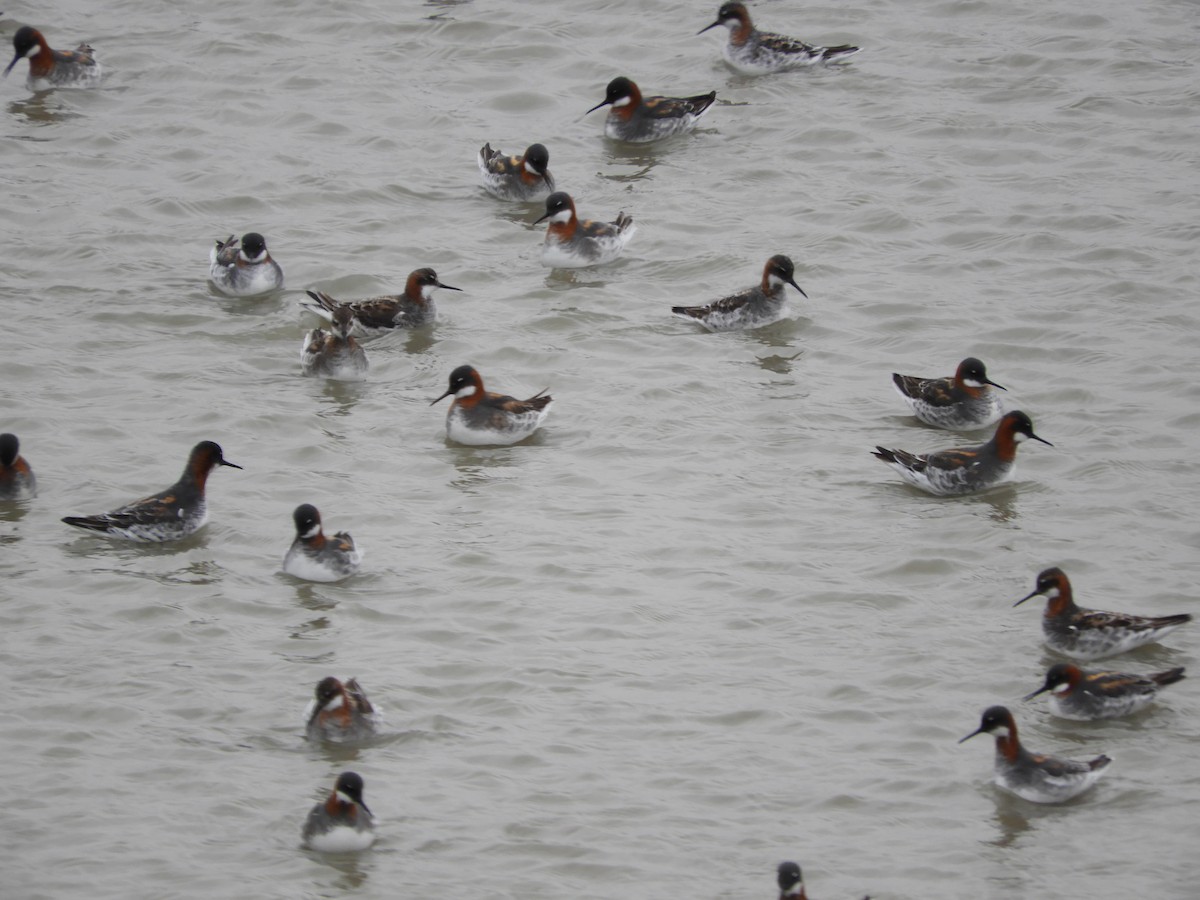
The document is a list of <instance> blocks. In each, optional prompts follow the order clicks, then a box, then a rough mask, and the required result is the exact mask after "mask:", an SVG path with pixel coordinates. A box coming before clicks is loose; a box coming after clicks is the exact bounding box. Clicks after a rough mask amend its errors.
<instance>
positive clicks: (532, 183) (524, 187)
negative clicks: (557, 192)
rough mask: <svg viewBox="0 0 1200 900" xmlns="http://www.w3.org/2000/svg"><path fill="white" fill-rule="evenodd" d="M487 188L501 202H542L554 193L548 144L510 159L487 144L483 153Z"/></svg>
mask: <svg viewBox="0 0 1200 900" xmlns="http://www.w3.org/2000/svg"><path fill="white" fill-rule="evenodd" d="M478 162H479V174H480V176H481V177H482V179H483V187H484V190H486V191H487V192H488V193H489V194H491V195H492V196H493V197H498V198H499V199H501V200H523V201H525V200H540V199H542V197H545V196H546V195H547V194H550V193H552V192H553V191H554V176H552V175H551V174H550V169H549V168H548V167H549V165H550V151H549V150H547V149H546V146H545V144H530V145H529V146H528V147H527V148H526V149H525V153H524V155H522V156H506V155H505V154H503V153H501V152H500V151H499V150H493V149H492V145H491V144H484V145H483V148H482V149H481V150H480V151H479V160H478Z"/></svg>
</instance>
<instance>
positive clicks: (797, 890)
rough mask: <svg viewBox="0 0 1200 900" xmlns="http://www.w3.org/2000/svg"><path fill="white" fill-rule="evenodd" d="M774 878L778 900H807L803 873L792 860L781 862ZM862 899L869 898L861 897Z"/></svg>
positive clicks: (866, 899) (866, 898) (868, 899)
mask: <svg viewBox="0 0 1200 900" xmlns="http://www.w3.org/2000/svg"><path fill="white" fill-rule="evenodd" d="M775 880H776V882H777V883H778V884H779V900H807V898H808V894H806V893H805V892H804V875H803V874H802V873H801V872H800V866H799V865H798V864H796V863H794V862H781V863H780V864H779V869H778V870H777V871H776V874H775ZM863 900H871V898H870V897H863Z"/></svg>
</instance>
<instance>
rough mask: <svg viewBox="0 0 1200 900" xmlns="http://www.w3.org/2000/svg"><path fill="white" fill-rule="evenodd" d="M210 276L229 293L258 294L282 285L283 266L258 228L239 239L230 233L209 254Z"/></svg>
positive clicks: (219, 289)
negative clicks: (276, 260) (268, 250)
mask: <svg viewBox="0 0 1200 900" xmlns="http://www.w3.org/2000/svg"><path fill="white" fill-rule="evenodd" d="M208 280H209V281H210V282H212V286H213V287H215V288H216V289H217V290H218V291H220V292H221V293H222V294H224V295H226V296H227V297H255V296H257V295H259V294H266V293H269V292H271V291H277V290H279V289H280V288H282V287H283V269H281V268H280V267H279V263H277V262H275V260H274V259H272V258H271V254H270V253H268V252H267V242H266V240H265V239H264V238H263V236H262V235H261V234H259V233H258V232H257V231H248V232H246V233H245V234H244V235H242V240H241V243H240V246H239V243H238V239H237V238H236V237H235V236H234V235H232V234H231V235H230V236H229V237H228V238H226V239H225V240H223V241H217V242H216V246H214V247H213V249H212V250H211V251H210V253H209V256H208Z"/></svg>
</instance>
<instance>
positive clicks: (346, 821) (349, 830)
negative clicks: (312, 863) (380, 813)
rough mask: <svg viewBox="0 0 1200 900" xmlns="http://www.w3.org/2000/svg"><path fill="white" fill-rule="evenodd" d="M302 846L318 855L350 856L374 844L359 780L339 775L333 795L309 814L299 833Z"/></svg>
mask: <svg viewBox="0 0 1200 900" xmlns="http://www.w3.org/2000/svg"><path fill="white" fill-rule="evenodd" d="M301 836H302V837H303V839H304V844H305V846H307V847H308V848H309V849H311V850H319V851H320V852H322V853H354V852H357V851H359V850H366V849H367V848H368V847H370V846H371V845H372V844H373V843H375V817H374V816H373V815H372V814H371V810H369V809H368V808H367V804H366V803H365V802H363V780H362V776H361V775H359V774H358V773H357V772H343V773H342V774H341V775H339V776H338V778H337V782H336V783H335V784H334V788H333V792H332V793H331V794H330V795H329V798H328V799H327V800H325V802H323V803H318V804H317V805H316V806H314V807H313V808H312V810H310V811H309V814H308V818H307V819H306V820H305V821H304V828H303V830H302V831H301Z"/></svg>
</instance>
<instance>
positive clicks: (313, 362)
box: [300, 306, 370, 381]
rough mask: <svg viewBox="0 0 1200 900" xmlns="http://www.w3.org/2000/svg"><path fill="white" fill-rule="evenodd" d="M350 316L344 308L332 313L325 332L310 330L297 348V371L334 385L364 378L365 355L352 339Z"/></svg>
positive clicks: (365, 352)
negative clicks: (321, 376) (323, 379)
mask: <svg viewBox="0 0 1200 900" xmlns="http://www.w3.org/2000/svg"><path fill="white" fill-rule="evenodd" d="M353 330H354V313H353V312H352V311H351V310H350V309H349V307H346V306H338V307H336V308H335V309H334V311H333V323H332V327H331V328H330V330H329V331H322V330H321V329H320V328H314V329H313V330H312V331H310V332H308V334H306V335H305V336H304V343H303V344H301V345H300V370H301V371H302V372H303V373H304V374H305V375H323V376H325V377H326V378H332V379H333V380H335V381H361V380H362V379H364V378H366V377H367V369H368V368H369V365H370V364H369V363H368V362H367V351H365V350H364V349H363V348H362V345H361V344H359V343H358V341H357V340H355V339H354V335H353V334H351V332H352V331H353Z"/></svg>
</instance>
